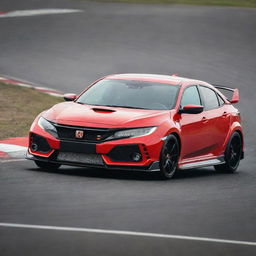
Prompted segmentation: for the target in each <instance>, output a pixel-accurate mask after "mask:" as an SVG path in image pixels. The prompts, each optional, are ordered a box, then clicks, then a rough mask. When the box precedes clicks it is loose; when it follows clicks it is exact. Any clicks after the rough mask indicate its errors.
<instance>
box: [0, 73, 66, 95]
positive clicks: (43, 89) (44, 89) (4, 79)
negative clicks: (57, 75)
mask: <svg viewBox="0 0 256 256" xmlns="http://www.w3.org/2000/svg"><path fill="white" fill-rule="evenodd" d="M0 82H2V83H4V84H8V85H17V86H21V87H26V88H33V89H35V90H37V91H39V92H42V93H46V94H48V95H51V96H56V97H63V93H62V92H60V91H57V90H54V89H51V88H48V87H41V86H37V85H34V84H32V83H29V82H24V81H21V80H18V79H12V78H9V77H5V76H0Z"/></svg>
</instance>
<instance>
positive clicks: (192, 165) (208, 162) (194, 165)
mask: <svg viewBox="0 0 256 256" xmlns="http://www.w3.org/2000/svg"><path fill="white" fill-rule="evenodd" d="M224 163H225V160H224V156H220V157H217V158H214V159H209V160H204V161H197V162H193V163H187V164H181V165H180V167H179V169H182V170H185V169H191V168H200V167H206V166H212V165H219V164H224Z"/></svg>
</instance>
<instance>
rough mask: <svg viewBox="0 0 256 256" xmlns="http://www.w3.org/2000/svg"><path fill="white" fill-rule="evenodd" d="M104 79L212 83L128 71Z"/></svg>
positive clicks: (183, 83) (184, 83)
mask: <svg viewBox="0 0 256 256" xmlns="http://www.w3.org/2000/svg"><path fill="white" fill-rule="evenodd" d="M104 79H117V80H118V79H120V80H137V81H148V82H159V83H167V84H172V85H191V84H202V85H207V86H210V87H211V85H210V84H208V83H206V82H204V81H200V80H195V79H191V78H186V77H179V76H176V75H157V74H138V73H127V74H114V75H108V76H106V77H105V78H104Z"/></svg>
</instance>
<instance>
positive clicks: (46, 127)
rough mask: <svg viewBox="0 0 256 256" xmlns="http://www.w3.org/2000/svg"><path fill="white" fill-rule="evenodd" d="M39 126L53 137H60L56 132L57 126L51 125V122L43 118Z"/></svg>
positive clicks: (40, 119) (39, 121)
mask: <svg viewBox="0 0 256 256" xmlns="http://www.w3.org/2000/svg"><path fill="white" fill-rule="evenodd" d="M38 125H39V126H40V127H41V128H42V129H43V130H45V131H46V132H48V133H50V134H51V135H52V136H54V137H58V134H57V130H56V128H55V126H54V125H53V124H52V123H50V122H49V121H47V120H46V119H44V118H43V117H40V118H39V120H38Z"/></svg>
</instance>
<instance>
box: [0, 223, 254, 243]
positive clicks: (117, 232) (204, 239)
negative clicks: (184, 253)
mask: <svg viewBox="0 0 256 256" xmlns="http://www.w3.org/2000/svg"><path fill="white" fill-rule="evenodd" d="M0 227H11V228H29V229H44V230H57V231H73V232H86V233H100V234H110V235H126V236H141V237H153V238H169V239H180V240H192V241H202V242H213V243H225V244H237V245H250V246H256V242H248V241H238V240H227V239H215V238H209V237H197V236H180V235H168V234H158V233H146V232H133V231H122V230H106V229H93V228H75V227H59V226H45V225H28V224H18V223H0Z"/></svg>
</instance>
